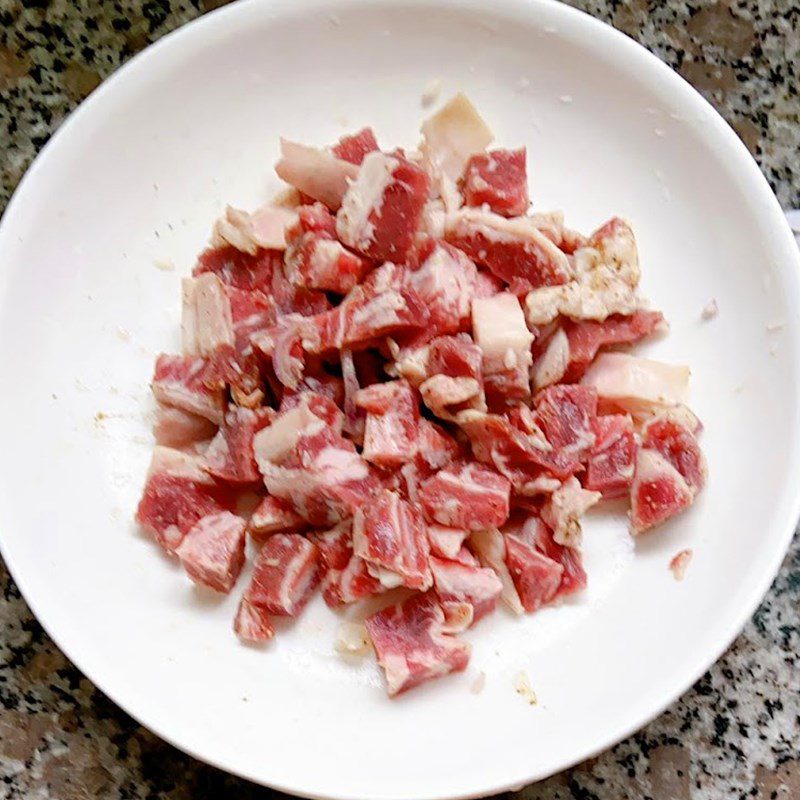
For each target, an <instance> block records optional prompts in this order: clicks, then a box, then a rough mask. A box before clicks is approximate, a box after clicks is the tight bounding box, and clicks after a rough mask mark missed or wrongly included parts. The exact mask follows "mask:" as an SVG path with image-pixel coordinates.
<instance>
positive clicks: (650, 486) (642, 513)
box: [631, 448, 694, 534]
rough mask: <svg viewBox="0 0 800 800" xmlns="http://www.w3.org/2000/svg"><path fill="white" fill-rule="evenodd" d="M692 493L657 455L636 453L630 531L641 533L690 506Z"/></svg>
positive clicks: (677, 473) (669, 465) (646, 449)
mask: <svg viewBox="0 0 800 800" xmlns="http://www.w3.org/2000/svg"><path fill="white" fill-rule="evenodd" d="M693 499H694V493H693V492H692V489H691V487H690V486H689V485H688V484H687V483H686V480H685V479H684V478H683V476H682V475H681V474H680V472H678V470H677V469H676V468H675V467H674V466H673V465H672V464H671V463H670V462H669V461H668V460H667V459H666V458H665V457H664V456H663V455H662V454H661V453H660V452H659V451H658V450H652V449H649V448H643V449H641V450H639V452H638V453H637V456H636V471H635V472H634V475H633V485H632V486H631V527H632V530H633V532H634V533H635V534H639V533H642V532H644V531H646V530H648V529H650V528H652V527H654V526H656V525H660V524H661V523H662V522H666V520H668V519H670V518H671V517H674V516H675V515H676V514H678V513H680V512H681V511H683V510H684V509H686V508H688V507H689V506H690V505H691V504H692V500H693Z"/></svg>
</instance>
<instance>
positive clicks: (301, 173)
mask: <svg viewBox="0 0 800 800" xmlns="http://www.w3.org/2000/svg"><path fill="white" fill-rule="evenodd" d="M358 169H359V168H358V166H357V165H356V164H350V163H349V162H348V161H343V160H342V159H340V158H336V156H334V155H333V154H332V153H329V152H328V151H327V150H319V149H318V148H316V147H308V146H306V145H304V144H297V143H296V142H290V141H288V140H287V139H281V158H280V160H279V161H278V163H277V164H276V165H275V172H277V173H278V176H279V177H280V178H282V179H283V180H285V181H286V183H288V184H291V185H292V186H294V187H295V188H296V189H299V190H300V191H301V192H303V194H307V195H309V196H310V197H313V198H314V199H315V200H319V201H321V202H323V203H325V205H326V206H328V207H329V208H332V209H334V210H335V209H337V208H339V206H340V205H341V203H342V198H343V197H344V194H345V192H346V191H347V185H348V181H352V180H355V178H356V176H357V175H358Z"/></svg>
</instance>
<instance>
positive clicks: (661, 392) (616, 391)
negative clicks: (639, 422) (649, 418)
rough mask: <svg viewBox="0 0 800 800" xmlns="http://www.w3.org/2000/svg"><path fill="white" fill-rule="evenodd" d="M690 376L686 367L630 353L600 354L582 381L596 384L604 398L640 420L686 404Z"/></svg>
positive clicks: (599, 394)
mask: <svg viewBox="0 0 800 800" xmlns="http://www.w3.org/2000/svg"><path fill="white" fill-rule="evenodd" d="M689 375H690V370H689V367H687V366H681V365H673V364H664V363H663V362H660V361H652V360H650V359H646V358H637V357H636V356H631V355H628V354H627V353H601V354H600V355H599V356H598V357H597V358H596V359H595V361H594V363H593V364H592V365H591V366H590V367H589V369H588V370H587V371H586V374H585V375H584V376H583V380H582V381H581V383H582V384H583V385H584V386H594V387H595V388H596V389H597V394H598V396H599V397H600V399H601V400H605V401H607V402H609V403H613V404H614V406H616V407H618V408H620V409H622V410H623V411H628V412H629V413H630V414H631V415H633V416H634V417H636V418H637V419H641V417H642V416H646V415H648V414H652V413H654V412H657V411H659V410H662V409H664V408H668V407H671V406H677V405H685V404H686V401H687V399H688V395H689Z"/></svg>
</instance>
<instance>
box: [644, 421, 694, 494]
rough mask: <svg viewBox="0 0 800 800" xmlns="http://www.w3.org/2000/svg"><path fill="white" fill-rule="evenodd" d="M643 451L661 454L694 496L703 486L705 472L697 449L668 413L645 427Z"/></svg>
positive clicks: (688, 431)
mask: <svg viewBox="0 0 800 800" xmlns="http://www.w3.org/2000/svg"><path fill="white" fill-rule="evenodd" d="M642 447H647V448H651V449H653V450H657V451H658V452H659V453H661V455H662V456H664V458H666V459H667V461H669V463H670V464H672V466H673V467H675V469H676V470H678V472H680V474H681V475H682V476H683V479H684V480H685V481H686V483H687V484H688V486H689V488H690V489H691V490H692V492H694V493H695V494H696V493H697V492H699V491H700V490H701V489H702V488H703V486H704V485H705V482H706V475H707V473H708V468H707V466H706V460H705V456H704V455H703V452H702V451H701V450H700V445H699V444H698V442H697V439H696V438H695V436H694V434H693V433H692V432H691V431H690V430H689V429H688V428H687V427H685V425H683V424H681V422H679V421H678V420H677V419H674V418H673V417H672V416H671V415H670V414H669V412H667V413H666V414H663V415H661V416H658V417H656V418H655V419H653V420H651V421H649V422H647V423H646V424H645V425H644V427H643V428H642Z"/></svg>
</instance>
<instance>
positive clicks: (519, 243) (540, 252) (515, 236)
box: [445, 208, 572, 293]
mask: <svg viewBox="0 0 800 800" xmlns="http://www.w3.org/2000/svg"><path fill="white" fill-rule="evenodd" d="M445 239H446V240H447V241H448V242H450V244H452V245H454V246H455V247H457V248H458V249H459V250H463V251H464V252H465V253H466V254H467V255H468V256H469V257H470V258H471V259H472V260H473V261H475V262H476V263H477V264H480V265H482V266H485V267H486V268H487V269H488V270H489V271H490V272H492V273H494V275H496V276H497V277H498V278H500V280H502V281H505V282H506V283H512V282H513V283H514V285H515V286H516V287H517V288H518V289H519V290H521V291H520V293H524V292H525V291H526V290H527V291H530V290H531V289H536V288H538V287H540V286H558V285H560V284H563V283H567V281H569V280H570V278H571V277H572V267H571V266H570V263H569V260H568V259H567V256H566V254H564V253H562V252H561V250H559V249H558V247H556V245H554V244H553V242H551V241H550V239H548V238H547V237H546V236H545V235H544V234H543V233H542V232H541V231H540V230H539V229H538V228H537V227H536V225H535V223H534V222H532V221H531V220H529V219H527V218H525V217H515V218H514V219H506V218H505V217H501V216H500V215H499V214H494V213H492V212H491V211H484V210H483V209H478V208H462V209H461V210H460V211H456V212H454V213H452V214H450V215H449V216H448V217H447V221H446V223H445Z"/></svg>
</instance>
